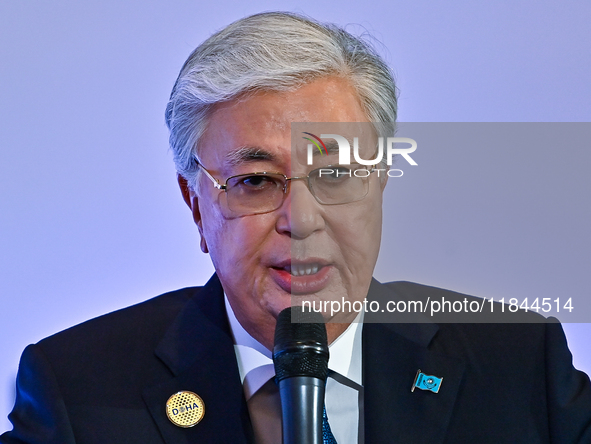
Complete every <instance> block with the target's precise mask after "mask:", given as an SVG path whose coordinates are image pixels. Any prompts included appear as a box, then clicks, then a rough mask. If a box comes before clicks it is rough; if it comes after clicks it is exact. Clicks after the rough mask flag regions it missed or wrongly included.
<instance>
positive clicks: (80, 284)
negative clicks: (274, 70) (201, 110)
mask: <svg viewBox="0 0 591 444" xmlns="http://www.w3.org/2000/svg"><path fill="white" fill-rule="evenodd" d="M276 9H280V10H290V11H298V12H305V13H306V14H309V15H311V16H313V17H316V18H318V19H321V20H326V21H333V22H336V23H339V24H347V23H356V24H360V25H361V26H362V27H364V28H365V29H367V30H368V31H369V32H370V33H371V34H373V35H374V36H375V37H377V38H378V39H379V40H380V41H381V42H382V44H383V46H380V50H381V51H382V53H383V54H384V56H385V57H386V58H387V60H388V61H389V62H390V63H391V65H392V66H393V67H394V69H395V71H396V74H397V77H398V82H399V83H398V84H399V87H400V90H401V95H400V120H401V121H419V122H420V121H433V122H438V121H439V122H441V121H443V122H446V121H451V122H470V121H476V122H484V121H493V122H495V121H522V122H544V121H549V122H569V121H573V122H584V121H587V122H588V121H590V120H591V107H590V105H589V104H590V103H591V89H590V88H589V79H590V78H591V46H590V45H589V41H591V27H589V23H590V22H591V3H589V2H583V1H579V2H566V3H564V2H559V1H558V0H555V1H531V0H528V1H520V2H504V1H501V2H489V3H481V2H480V3H476V2H470V1H467V0H465V1H454V2H451V3H450V2H426V1H414V2H392V1H388V2H386V1H383V2H374V3H373V5H372V6H371V7H368V6H366V5H363V4H361V2H358V1H344V2H343V1H340V2H333V3H332V4H331V3H323V2H318V1H298V2H291V1H256V0H255V1H252V2H249V3H248V4H246V3H244V2H237V1H235V0H234V1H227V0H220V1H217V2H213V3H212V4H207V6H204V5H203V4H202V3H200V2H196V1H192V2H189V1H172V2H171V1H142V2H140V1H137V0H133V1H129V0H126V1H124V2H121V1H113V0H101V1H95V0H91V1H86V2H78V1H74V0H70V1H64V0H55V1H52V2H42V1H39V0H33V1H27V2H8V1H5V2H1V3H0V42H1V43H0V79H1V82H0V147H1V149H0V251H1V255H0V300H1V303H2V305H1V310H0V347H1V353H0V360H1V362H0V418H2V419H0V421H3V422H1V423H0V430H5V429H8V428H9V427H10V424H9V423H8V421H7V420H6V419H5V417H6V414H7V413H8V411H9V410H10V409H11V407H12V403H13V397H14V377H15V374H16V369H17V363H18V359H19V356H20V353H21V352H22V349H23V348H24V347H25V346H26V345H27V344H29V343H32V342H36V341H38V340H39V339H41V338H43V337H45V336H47V335H50V334H52V333H54V332H56V331H59V330H62V329H64V328H67V327H69V326H71V325H74V324H76V323H79V322H82V321H84V320H86V319H89V318H92V317H95V316H97V315H100V314H103V313H106V312H109V311H112V310H115V309H117V308H121V307H124V306H127V305H130V304H134V303H136V302H140V301H142V300H145V299H147V298H149V297H152V296H154V295H157V294H159V293H162V292H165V291H167V290H171V289H175V288H179V287H183V286H190V285H198V284H202V283H204V282H205V281H206V279H207V278H208V277H209V276H210V274H211V273H212V270H213V269H212V266H211V264H210V262H209V259H208V257H207V256H205V255H203V254H201V253H200V251H199V248H198V237H197V230H196V229H195V228H194V226H193V224H192V219H191V216H190V213H189V211H188V210H187V209H186V208H185V206H184V203H183V202H182V199H181V197H180V193H179V191H178V190H177V186H176V182H175V172H174V168H173V165H172V161H171V156H170V154H169V153H168V145H167V131H166V128H165V125H164V122H163V113H164V107H165V104H166V102H167V98H168V95H169V93H170V90H171V88H172V84H173V82H174V79H175V78H176V75H177V73H178V70H179V69H180V67H181V65H182V63H183V62H184V60H185V58H186V57H187V55H188V54H189V52H190V51H191V50H192V49H193V48H194V47H195V46H196V45H197V44H198V43H199V42H201V41H202V40H203V39H204V38H206V37H207V36H208V35H209V34H210V33H211V32H213V31H215V30H217V29H219V28H221V27H223V26H224V25H226V24H228V23H229V22H230V21H233V20H235V19H238V18H240V17H242V16H245V15H248V14H251V13H254V12H260V11H264V10H276ZM351 30H353V31H359V30H362V28H360V27H359V26H353V25H352V26H351ZM556 148H557V150H556V152H545V153H539V152H536V151H535V150H534V149H532V150H531V152H530V153H527V152H526V153H520V156H521V157H522V158H523V157H524V156H525V158H526V159H527V158H528V157H529V158H531V159H532V161H534V160H535V162H532V163H531V164H528V163H526V164H524V167H523V172H522V174H518V175H517V176H510V177H508V178H505V177H503V178H499V179H498V181H495V183H494V184H490V185H491V186H495V187H499V189H500V190H501V191H503V195H504V196H508V197H506V200H504V199H493V200H491V201H490V202H489V203H487V202H485V203H480V204H479V206H478V207H477V208H478V214H477V216H478V217H477V218H476V219H470V217H472V216H471V214H473V213H474V209H473V207H470V206H468V205H467V204H466V195H465V194H464V193H466V192H469V191H470V190H466V187H465V186H463V185H462V183H463V182H462V177H461V172H462V171H465V172H466V173H467V174H469V172H470V169H471V165H470V163H469V162H470V157H460V158H457V157H454V156H451V155H450V156H439V157H438V162H441V163H442V165H441V171H446V169H449V168H450V167H451V166H453V168H454V171H457V172H458V173H457V176H454V177H453V178H451V179H450V178H449V177H448V178H447V180H446V181H443V182H442V181H441V180H440V179H441V178H437V177H433V178H432V183H428V184H425V188H424V189H422V190H419V191H420V192H418V193H417V196H416V197H409V196H408V195H407V196H406V197H405V198H399V199H397V198H396V193H395V191H393V190H389V191H388V194H387V198H386V217H385V222H386V225H385V231H386V232H387V233H388V235H387V236H386V240H387V241H388V243H387V244H386V248H385V249H384V250H383V251H382V254H381V258H380V264H379V266H378V270H377V276H378V277H379V278H380V279H382V280H399V279H406V280H418V281H420V282H422V283H426V284H430V285H436V286H443V287H447V288H452V289H455V290H458V291H463V292H468V293H472V294H476V295H479V294H480V295H487V296H488V295H490V294H495V295H499V294H505V293H512V294H521V295H523V296H522V297H525V296H526V295H530V296H531V295H538V294H539V295H545V294H546V292H548V291H549V289H553V288H567V289H568V290H569V291H572V292H577V294H579V295H588V294H589V290H588V288H587V285H586V282H584V275H583V272H584V271H585V270H586V271H587V272H588V270H589V265H590V263H591V261H590V254H591V253H590V251H591V245H590V236H589V226H591V224H590V222H591V214H590V209H589V190H591V183H590V180H589V179H587V178H583V177H584V176H581V177H580V180H579V182H578V183H579V184H580V186H579V187H578V188H576V189H571V188H568V189H567V188H565V189H557V190H555V192H556V193H557V195H558V196H560V202H561V204H562V206H561V211H560V212H544V213H541V212H540V211H531V213H530V214H529V216H528V217H527V218H526V219H521V220H519V221H516V223H515V224H512V225H511V226H506V225H500V226H499V225H496V224H494V223H492V222H490V223H489V224H487V222H486V221H487V220H488V218H487V214H488V213H487V212H490V213H491V214H496V213H499V212H503V211H510V209H511V208H512V207H513V206H514V205H516V201H513V200H512V199H511V194H512V193H511V192H512V190H513V189H514V187H515V186H518V185H519V183H527V182H528V180H529V179H531V180H533V181H534V182H535V181H536V180H537V181H539V180H540V178H543V176H544V175H551V174H552V172H553V162H555V161H557V160H558V156H559V155H562V156H563V159H564V162H571V164H572V165H573V168H574V169H575V170H576V171H577V174H580V172H581V171H583V172H586V171H587V170H588V168H589V166H591V155H590V150H579V151H578V152H569V151H568V150H566V149H564V147H562V148H563V149H562V151H559V149H560V148H561V147H560V144H559V141H557V144H556ZM524 149H529V148H524ZM417 154H418V151H417ZM422 158H424V159H425V160H424V161H423V162H427V161H428V158H426V157H422ZM462 162H464V164H462ZM503 162H506V159H504V158H503V154H502V152H500V153H499V154H498V155H497V157H492V158H491V162H490V168H491V169H492V170H494V169H495V168H498V167H499V165H500V164H501V165H502V163H503ZM419 168H420V165H419ZM587 176H588V175H587ZM431 189H433V190H437V193H436V195H432V193H429V190H431ZM442 197H445V199H448V204H449V208H450V209H451V208H453V211H454V212H459V214H462V215H463V214H464V213H465V214H466V217H467V218H468V219H466V222H465V223H463V224H457V223H454V220H453V218H449V217H440V218H435V217H428V214H427V215H426V214H424V213H421V211H423V210H424V209H425V208H429V206H430V205H432V202H433V199H441V198H442ZM439 202H440V200H439ZM544 204H545V203H544V200H543V199H539V200H537V201H536V202H535V203H534V205H535V208H536V209H539V210H542V209H543V208H544ZM450 211H452V210H450ZM540 214H544V217H543V218H540V217H539V215H540ZM417 215H421V216H422V217H417ZM526 216H527V214H526ZM532 247H535V248H532ZM557 261H558V262H559V263H560V266H559V267H558V266H557V263H558V262H557ZM581 270H582V271H581ZM590 327H591V325H590V324H570V325H565V329H566V331H567V334H568V338H569V343H570V345H571V349H572V350H573V354H574V360H575V365H576V366H577V367H579V368H581V369H584V370H586V371H587V372H590V371H591V351H590V350H589V346H588V341H589V338H590V337H591V328H590Z"/></svg>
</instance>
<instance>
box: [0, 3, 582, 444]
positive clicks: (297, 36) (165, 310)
mask: <svg viewBox="0 0 591 444" xmlns="http://www.w3.org/2000/svg"><path fill="white" fill-rule="evenodd" d="M395 120H396V87H395V85H394V81H393V78H392V75H391V73H390V70H389V69H388V67H387V66H386V65H385V63H384V62H383V61H382V60H381V58H380V57H379V56H378V55H377V54H376V52H375V51H374V50H373V49H372V48H371V47H370V46H369V45H368V44H367V43H366V42H364V41H362V40H361V39H359V38H356V37H354V36H352V35H351V34H349V33H347V32H346V31H344V30H343V29H341V28H339V27H336V26H334V25H325V24H321V23H318V22H316V21H313V20H310V19H308V18H305V17H302V16H299V15H295V14H286V13H264V14H258V15H254V16H251V17H247V18H244V19H242V20H239V21H237V22H235V23H233V24H231V25H229V26H228V27H226V28H225V29H223V30H222V31H220V32H218V33H216V34H215V35H213V36H212V37H210V38H209V39H208V40H206V41H205V42H204V43H202V44H201V45H200V46H199V47H198V48H197V49H196V50H195V51H194V52H193V53H192V54H191V55H190V56H189V58H188V60H187V61H186V62H185V65H184V66H183V68H182V69H181V72H180V74H179V77H178V79H177V81H176V83H175V85H174V88H173V91H172V94H171V97H170V101H169V103H168V106H167V109H166V123H167V125H168V127H169V129H170V145H171V148H172V152H173V154H174V161H175V164H176V168H177V172H178V181H179V185H180V188H181V191H182V195H183V198H184V200H185V202H186V203H187V205H188V207H189V208H190V210H191V212H192V216H193V219H194V221H195V224H196V225H197V229H198V230H199V234H200V239H201V241H200V245H201V249H202V251H203V252H205V253H209V255H210V256H211V259H212V261H213V264H214V267H215V270H216V274H215V275H214V276H213V277H212V278H211V279H210V281H209V282H208V283H207V284H206V285H205V286H204V287H199V288H187V289H182V290H178V291H175V292H171V293H167V294H165V295H162V296H159V297H156V298H154V299H151V300H149V301H146V302H144V303H142V304H139V305H136V306H133V307H130V308H127V309H124V310H120V311H118V312H115V313H111V314H109V315H106V316H103V317H100V318H97V319H94V320H91V321H88V322H86V323H84V324H81V325H79V326H76V327H73V328H71V329H69V330H66V331H64V332H61V333H58V334H57V335H54V336H52V337H50V338H47V339H45V340H43V341H41V342H39V343H38V344H35V345H31V346H29V347H27V349H26V350H25V352H24V353H23V357H22V360H21V364H20V368H19V374H18V379H17V399H16V404H15V407H14V410H13V412H12V413H11V415H10V419H11V421H12V423H13V425H14V429H13V430H12V431H10V432H6V433H5V434H3V435H2V436H1V437H0V443H2V444H16V443H28V444H37V443H44V444H47V443H55V444H58V443H59V444H74V443H78V444H89V443H125V444H129V443H142V444H152V443H153V444H156V443H158V444H162V443H166V444H173V443H174V444H179V443H226V444H239V443H255V444H278V443H280V442H282V423H281V420H282V419H281V402H280V396H279V393H278V388H277V384H276V382H275V379H274V377H275V370H274V366H273V361H272V356H271V350H273V346H274V333H275V327H276V319H277V317H278V315H279V313H280V312H281V311H282V310H284V309H285V308H287V307H290V306H292V305H294V304H296V305H297V304H301V302H299V301H310V302H318V303H322V302H330V301H334V300H339V301H343V302H349V303H356V302H357V303H363V302H364V301H366V300H369V301H371V302H375V303H385V302H386V301H391V300H398V301H400V300H413V301H419V300H426V299H428V298H432V297H440V298H441V297H445V298H447V299H449V300H454V299H457V298H458V297H460V296H459V295H457V294H455V293H452V292H448V291H445V290H440V289H435V288H431V287H424V286H421V285H418V284H411V283H393V284H385V285H382V284H379V283H378V282H376V281H375V280H372V274H373V270H374V266H375V263H376V260H377V255H378V250H379V245H380V232H381V205H382V192H383V189H384V187H385V185H386V182H387V174H385V173H384V171H386V170H387V167H384V168H382V167H383V166H384V165H382V164H383V163H384V161H383V160H376V165H373V166H364V165H361V164H360V163H355V161H353V162H351V164H349V165H346V166H343V165H339V166H335V165H336V164H337V163H338V153H337V151H338V149H337V148H339V147H337V146H336V145H335V143H334V139H333V140H332V142H333V143H332V144H331V141H330V140H327V139H326V138H322V137H319V136H320V134H316V132H315V130H312V131H302V132H297V131H293V128H292V127H293V126H294V125H295V123H296V122H300V123H301V122H303V123H304V125H305V124H307V123H309V126H305V128H317V127H316V125H320V124H322V123H323V122H328V124H327V125H328V127H329V128H340V126H339V125H341V124H345V123H346V124H347V125H353V127H354V128H361V129H360V131H361V133H363V129H367V128H368V127H371V128H373V129H376V128H377V127H378V126H380V124H384V125H385V126H387V124H388V123H389V122H394V121H395ZM376 122H377V124H376ZM292 124H294V125H292ZM298 125H299V124H298ZM318 128H320V127H318ZM343 128H344V127H343ZM347 128H349V127H347ZM346 131H347V130H346V129H344V130H343V132H346ZM304 132H305V133H306V134H303V133H304ZM336 132H337V130H335V131H334V133H335V134H336ZM369 132H370V133H371V131H369ZM296 133H297V134H296ZM346 136H347V135H346ZM346 136H344V137H346ZM367 137H368V138H369V140H372V139H371V137H372V136H371V135H369V136H367ZM347 140H350V141H351V147H353V145H354V144H355V143H356V142H355V141H354V135H351V136H350V137H348V138H347ZM367 140H368V139H367V138H366V139H363V137H362V138H361V142H359V143H360V145H362V147H361V148H359V151H360V153H359V154H360V155H361V157H362V158H363V159H370V158H373V157H374V156H375V152H374V151H373V150H369V148H368V147H369V146H376V145H375V144H374V145H372V144H370V143H363V142H364V141H365V142H367ZM309 144H313V145H316V144H318V148H319V150H318V153H317V154H314V155H313V156H312V158H313V159H312V162H308V161H307V160H308V156H307V155H306V154H307V149H308V145H309ZM363 147H365V148H363ZM314 149H316V147H314ZM323 150H324V151H323ZM364 150H365V151H364ZM368 150H369V151H368ZM335 159H336V161H334V160H335ZM327 170H330V172H328V171H327ZM380 171H381V172H382V174H380ZM323 312H324V315H325V320H326V321H328V322H327V324H326V333H327V339H328V343H329V344H330V350H329V351H330V358H329V362H328V379H327V382H326V395H325V401H324V407H323V408H322V413H323V415H322V416H323V418H322V424H323V427H324V439H325V442H338V443H339V444H348V443H358V442H365V443H367V444H374V443H423V442H424V443H468V442H470V443H550V442H552V443H578V442H580V443H590V442H591V387H590V384H589V378H588V377H587V376H586V375H584V374H583V373H580V372H577V371H576V370H575V369H574V368H573V367H572V364H571V356H570V352H569V351H568V348H567V346H566V340H565V338H564V334H563V332H562V329H561V327H560V325H559V324H557V323H546V322H534V323H528V324H516V323H509V324H503V325H497V324H490V323H484V324H465V323H440V324H438V323H435V322H431V321H429V320H427V321H425V320H424V319H418V318H412V319H411V320H413V321H416V322H408V320H406V322H402V323H400V322H391V323H387V322H379V323H376V322H370V321H371V319H370V316H369V315H368V314H367V313H366V314H364V313H359V314H357V313H339V314H337V315H336V316H334V317H331V316H330V314H329V313H326V311H324V310H323ZM364 316H365V318H364ZM383 320H384V319H382V321H383ZM359 321H364V322H359Z"/></svg>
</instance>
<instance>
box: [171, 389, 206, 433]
mask: <svg viewBox="0 0 591 444" xmlns="http://www.w3.org/2000/svg"><path fill="white" fill-rule="evenodd" d="M204 414H205V404H204V403H203V399H201V398H200V397H199V395H197V394H196V393H193V392H189V391H187V390H183V391H180V392H178V393H175V394H174V395H172V396H171V397H170V398H168V401H166V416H168V419H170V422H172V423H173V424H174V425H176V426H179V427H183V428H187V427H193V426H194V425H195V424H197V423H198V422H199V421H201V420H202V419H203V415H204Z"/></svg>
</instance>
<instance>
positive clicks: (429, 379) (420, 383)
mask: <svg viewBox="0 0 591 444" xmlns="http://www.w3.org/2000/svg"><path fill="white" fill-rule="evenodd" d="M442 381H443V378H438V377H437V376H430V375H425V374H424V373H421V369H418V370H417V376H415V382H414V384H413V385H412V389H410V391H411V392H414V391H415V387H416V388H418V389H421V390H429V391H431V392H433V393H439V389H440V388H441V382H442Z"/></svg>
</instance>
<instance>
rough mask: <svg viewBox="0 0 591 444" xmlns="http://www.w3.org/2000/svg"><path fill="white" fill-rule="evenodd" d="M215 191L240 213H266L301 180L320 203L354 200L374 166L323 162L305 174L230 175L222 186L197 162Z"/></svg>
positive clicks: (360, 194) (363, 191)
mask: <svg viewBox="0 0 591 444" xmlns="http://www.w3.org/2000/svg"><path fill="white" fill-rule="evenodd" d="M198 165H199V167H200V168H201V169H202V170H203V172H204V173H205V174H206V176H207V177H208V178H209V179H210V180H211V181H212V182H213V186H214V187H215V188H217V189H218V190H224V191H225V192H226V198H227V203H228V208H229V209H230V210H231V211H232V212H234V213H236V214H237V215H240V216H247V215H251V214H261V213H268V212H271V211H274V210H276V209H277V208H279V207H281V205H283V201H284V200H285V196H286V195H287V190H288V183H289V181H293V180H304V181H305V182H306V184H307V186H308V190H310V193H312V195H313V196H314V198H315V199H316V201H317V202H318V203H320V204H322V205H341V204H346V203H351V202H357V201H359V200H361V199H363V198H364V197H365V196H367V192H368V190H369V176H370V174H371V173H373V172H374V171H375V168H374V167H369V169H368V168H366V167H364V166H362V165H359V164H351V165H346V166H343V165H338V166H332V165H327V166H324V167H322V168H317V169H315V170H312V171H310V173H309V174H308V175H307V176H301V177H287V176H286V175H285V174H281V173H275V172H270V173H269V172H256V173H250V174H238V175H236V176H231V177H229V178H228V179H227V180H226V183H225V185H222V184H221V183H220V182H219V181H218V180H217V179H215V178H214V177H213V176H212V175H211V174H210V172H209V171H207V170H206V169H205V167H204V166H203V165H201V164H200V163H198Z"/></svg>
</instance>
